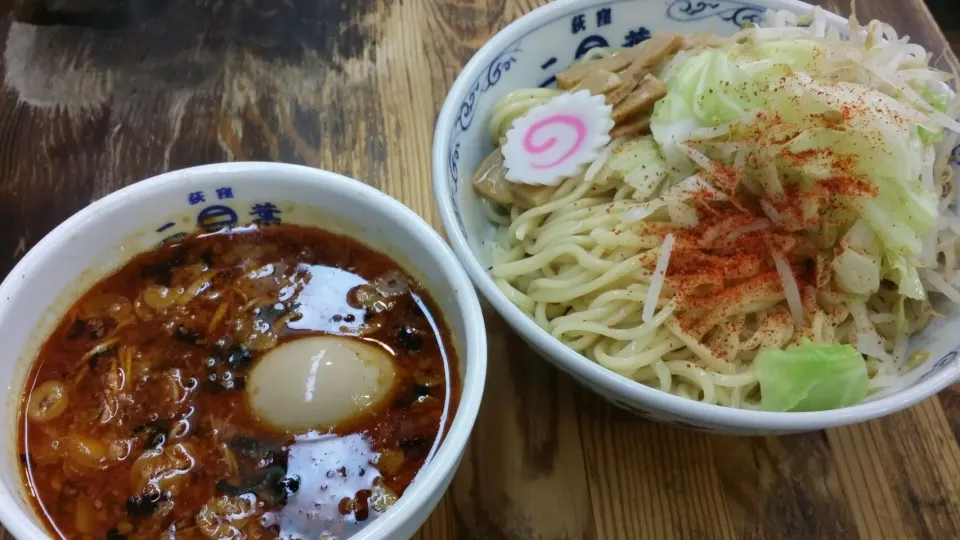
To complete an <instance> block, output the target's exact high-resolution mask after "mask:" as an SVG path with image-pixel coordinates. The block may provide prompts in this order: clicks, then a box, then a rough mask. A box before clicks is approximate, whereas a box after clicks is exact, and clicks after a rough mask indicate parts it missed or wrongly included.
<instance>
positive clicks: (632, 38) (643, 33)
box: [623, 26, 650, 47]
mask: <svg viewBox="0 0 960 540" xmlns="http://www.w3.org/2000/svg"><path fill="white" fill-rule="evenodd" d="M648 39H650V30H647V28H646V27H645V26H641V27H640V28H637V29H636V30H631V31H629V32H627V35H626V36H624V37H623V46H624V47H633V46H634V45H639V44H640V43H643V42H644V41H646V40H648Z"/></svg>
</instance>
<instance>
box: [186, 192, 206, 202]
mask: <svg viewBox="0 0 960 540" xmlns="http://www.w3.org/2000/svg"><path fill="white" fill-rule="evenodd" d="M187 202H188V203H190V204H200V203H202V202H207V198H206V197H205V196H204V195H203V192H202V191H194V192H193V193H190V194H188V195H187Z"/></svg>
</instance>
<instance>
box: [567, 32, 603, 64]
mask: <svg viewBox="0 0 960 540" xmlns="http://www.w3.org/2000/svg"><path fill="white" fill-rule="evenodd" d="M609 46H610V44H609V43H607V40H606V39H604V38H603V36H587V37H585V38H583V41H581V42H580V46H579V47H577V53H576V55H574V58H575V59H577V60H579V59H580V58H581V57H582V56H583V55H585V54H587V51H589V50H590V49H595V48H597V47H609Z"/></svg>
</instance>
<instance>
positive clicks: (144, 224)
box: [0, 163, 487, 540]
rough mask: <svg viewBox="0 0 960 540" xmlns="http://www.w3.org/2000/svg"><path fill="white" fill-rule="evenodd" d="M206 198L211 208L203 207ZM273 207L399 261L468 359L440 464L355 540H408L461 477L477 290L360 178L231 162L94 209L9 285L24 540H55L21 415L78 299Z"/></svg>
mask: <svg viewBox="0 0 960 540" xmlns="http://www.w3.org/2000/svg"><path fill="white" fill-rule="evenodd" d="M201 199H202V200H201ZM265 203H272V204H273V205H275V206H276V207H277V208H278V209H280V211H281V212H282V213H281V214H279V215H278V216H279V217H280V218H282V219H283V221H284V222H290V223H297V224H302V225H314V226H319V227H323V228H324V229H328V230H338V231H340V232H343V233H344V234H346V235H348V236H350V237H352V238H355V239H358V240H360V241H361V242H363V243H364V244H366V245H369V246H371V247H373V248H374V249H377V250H379V251H381V252H383V253H386V254H388V255H390V256H391V257H392V258H394V260H396V261H397V262H399V263H400V264H401V266H403V267H404V268H405V269H406V270H407V271H408V272H409V273H410V274H412V275H413V276H414V277H416V278H418V279H419V280H420V281H421V282H422V283H423V284H424V285H425V287H426V288H427V289H428V290H429V291H430V292H431V294H432V296H433V298H434V299H435V300H436V302H437V303H438V304H439V308H440V310H441V311H442V313H443V315H444V316H445V318H446V321H447V323H448V324H449V327H450V329H451V331H452V334H453V340H454V345H455V347H456V349H457V352H458V356H459V360H460V371H461V376H462V379H463V395H462V398H461V401H460V406H459V408H458V409H457V412H456V416H455V418H454V420H453V423H452V425H451V427H450V431H449V432H448V433H447V434H446V436H445V438H444V441H443V443H442V445H441V446H440V448H439V450H438V451H437V453H436V454H435V456H434V458H433V459H432V460H431V461H430V462H429V463H427V464H426V465H425V466H424V467H423V469H421V470H420V472H419V474H418V475H417V477H416V479H415V480H414V482H413V483H412V484H411V485H410V487H409V488H408V489H407V491H406V492H405V493H404V495H403V497H401V498H400V500H399V501H398V502H397V503H396V504H395V505H394V506H393V507H392V508H391V509H390V510H389V511H388V512H387V513H386V514H384V515H383V516H382V517H381V518H380V519H377V520H376V521H374V522H372V523H371V524H370V525H369V526H367V527H366V528H365V529H363V531H361V532H360V533H359V534H357V535H356V536H354V537H353V540H369V539H374V538H408V537H410V536H412V535H413V534H414V533H415V532H416V530H417V529H418V528H419V527H420V526H421V525H422V524H423V522H424V520H426V518H427V517H428V516H429V515H430V512H431V511H432V510H433V508H434V507H435V506H436V504H437V502H438V501H439V500H440V497H441V496H442V495H443V493H444V491H445V490H446V488H447V486H448V485H449V483H450V480H451V479H452V477H453V474H454V472H455V471H456V468H457V465H458V464H459V462H460V458H461V457H462V455H463V451H464V447H465V445H466V443H467V438H468V436H469V435H470V431H471V429H472V428H473V423H474V420H475V419H476V416H477V411H478V409H479V407H480V398H481V395H482V393H483V385H484V379H485V377H486V367H487V344H486V334H485V332H484V326H483V315H482V313H481V311H480V304H479V301H478V299H477V295H476V292H475V291H474V288H473V286H472V285H471V283H470V280H469V279H468V278H467V275H466V273H464V271H463V269H462V268H461V266H460V265H459V264H458V262H457V259H456V257H455V256H454V254H453V252H452V251H450V248H449V247H447V245H446V244H445V243H444V242H443V240H442V239H441V238H440V236H439V235H438V234H437V233H436V232H435V231H434V230H433V229H432V228H431V227H430V226H429V225H427V223H426V222H424V221H423V220H422V219H420V217H419V216H417V215H416V214H415V213H414V212H413V211H411V210H410V209H408V208H407V207H405V206H403V205H402V204H400V203H399V202H397V201H396V200H394V199H391V198H390V197H388V196H387V195H384V194H383V193H381V192H379V191H377V190H376V189H374V188H372V187H369V186H366V185H364V184H362V183H360V182H357V181H355V180H351V179H349V178H345V177H343V176H340V175H337V174H333V173H329V172H325V171H321V170H317V169H311V168H308V167H300V166H295V165H284V164H277V163H229V164H218V165H208V166H203V167H196V168H192V169H186V170H182V171H177V172H171V173H168V174H164V175H161V176H158V177H155V178H151V179H149V180H145V181H143V182H140V183H137V184H134V185H132V186H130V187H127V188H124V189H122V190H120V191H117V192H116V193H113V194H111V195H109V196H107V197H104V198H103V199H100V200H98V201H96V202H95V203H93V204H91V205H90V206H88V207H87V208H85V209H83V210H82V211H80V212H79V213H77V214H76V215H74V216H73V217H71V218H70V219H68V220H67V221H65V222H64V223H63V224H62V225H60V226H59V227H57V228H56V229H54V230H53V231H52V232H51V233H50V234H48V235H47V236H46V237H45V238H44V239H43V240H41V241H40V242H39V243H38V244H37V245H36V247H34V248H33V249H32V250H30V252H29V253H27V254H26V256H24V258H23V259H22V260H21V261H20V263H19V264H18V265H17V266H16V267H15V268H14V269H13V271H11V273H10V274H9V275H8V276H7V278H6V280H4V282H3V284H2V285H0V335H2V336H3V339H4V346H3V347H2V348H0V385H2V386H3V387H4V388H6V389H7V397H6V399H5V400H3V403H2V405H0V415H2V417H3V419H4V420H5V424H4V425H6V426H7V428H6V430H5V433H4V434H3V435H4V437H3V438H2V442H0V458H2V460H3V462H2V464H0V521H2V522H3V525H4V527H6V528H7V529H8V530H9V531H10V532H11V533H12V534H13V535H14V536H15V537H16V538H19V539H20V540H43V539H46V538H48V536H47V533H46V531H45V529H44V528H43V527H42V525H41V522H40V521H39V520H38V519H37V517H36V516H35V515H34V511H33V509H32V507H31V505H30V503H29V502H27V499H26V493H25V490H24V486H23V481H22V480H21V477H20V470H19V465H18V450H17V433H16V428H15V426H16V425H17V407H18V402H19V397H20V395H21V392H22V391H23V388H24V383H25V377H26V374H27V371H28V368H29V366H30V363H31V361H32V360H33V359H34V358H35V356H36V352H37V349H38V347H39V345H41V344H42V343H43V341H44V340H45V339H46V337H47V335H48V334H49V332H50V331H52V329H53V327H54V326H55V325H56V323H57V320H58V319H59V317H60V316H62V314H63V313H64V312H65V311H66V309H68V308H69V306H70V305H71V304H72V303H73V301H75V300H76V299H77V298H78V297H79V295H80V294H82V293H83V292H84V291H85V290H86V289H87V288H88V287H89V286H90V285H92V284H94V283H95V282H96V281H98V280H99V279H100V278H102V277H104V276H105V275H107V273H108V272H109V271H110V270H112V269H115V268H116V267H117V266H118V265H120V264H122V263H123V262H125V261H126V260H128V259H129V258H130V257H132V256H133V255H135V254H137V253H139V252H142V251H145V250H149V249H151V248H152V247H154V246H156V245H157V243H158V242H159V241H160V240H162V239H164V238H166V237H168V236H170V235H171V234H175V233H182V232H188V231H191V230H193V229H194V228H195V226H196V223H197V220H198V216H200V217H203V218H205V219H208V220H220V221H231V220H237V221H239V222H241V223H243V222H249V221H250V220H251V219H252V218H251V215H250V213H251V209H252V205H254V204H265Z"/></svg>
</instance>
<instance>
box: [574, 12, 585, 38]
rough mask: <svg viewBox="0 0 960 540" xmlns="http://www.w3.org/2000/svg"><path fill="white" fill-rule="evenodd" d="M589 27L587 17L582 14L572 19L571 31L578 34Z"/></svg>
mask: <svg viewBox="0 0 960 540" xmlns="http://www.w3.org/2000/svg"><path fill="white" fill-rule="evenodd" d="M586 29H587V18H586V17H584V16H583V15H582V14H581V15H574V16H573V18H572V19H570V33H571V34H576V33H578V32H581V31H583V30H586Z"/></svg>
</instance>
